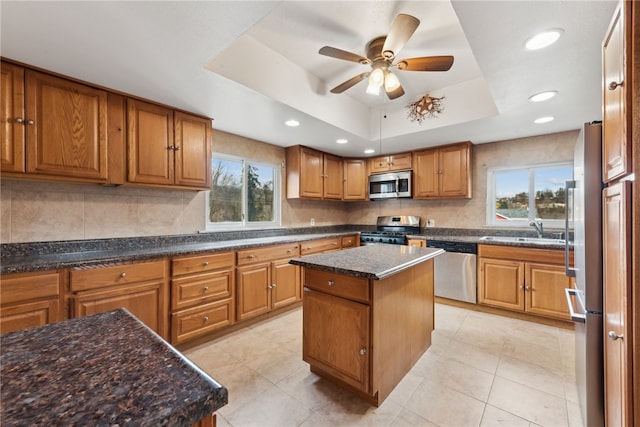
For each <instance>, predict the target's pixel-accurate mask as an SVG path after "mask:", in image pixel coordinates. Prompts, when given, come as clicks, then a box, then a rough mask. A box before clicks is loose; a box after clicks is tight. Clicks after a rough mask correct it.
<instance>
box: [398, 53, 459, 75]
mask: <svg viewBox="0 0 640 427" xmlns="http://www.w3.org/2000/svg"><path fill="white" fill-rule="evenodd" d="M452 65H453V56H449V55H445V56H423V57H421V58H409V59H403V60H402V61H399V62H398V63H397V64H396V67H397V68H398V70H405V71H449V69H450V68H451V66H452Z"/></svg>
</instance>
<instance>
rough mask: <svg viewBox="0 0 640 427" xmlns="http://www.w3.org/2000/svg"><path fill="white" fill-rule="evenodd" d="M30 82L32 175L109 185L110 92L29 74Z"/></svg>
mask: <svg viewBox="0 0 640 427" xmlns="http://www.w3.org/2000/svg"><path fill="white" fill-rule="evenodd" d="M25 78H26V119H27V122H26V123H27V125H26V141H27V144H26V146H27V172H29V173H38V174H46V175H58V176H63V177H73V178H82V179H86V180H91V181H106V179H107V92H106V91H104V90H99V89H95V88H92V87H90V86H85V85H82V84H79V83H74V82H71V81H69V80H65V79H60V78H57V77H53V76H50V75H48V74H43V73H38V72H35V71H30V70H27V71H26V72H25ZM31 122H33V124H30V123H31Z"/></svg>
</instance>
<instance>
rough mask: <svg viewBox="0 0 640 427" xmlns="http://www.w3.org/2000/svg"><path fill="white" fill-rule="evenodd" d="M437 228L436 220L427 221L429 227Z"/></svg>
mask: <svg viewBox="0 0 640 427" xmlns="http://www.w3.org/2000/svg"><path fill="white" fill-rule="evenodd" d="M435 226H436V220H435V219H428V220H427V227H435Z"/></svg>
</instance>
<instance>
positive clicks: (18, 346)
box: [0, 309, 228, 427]
mask: <svg viewBox="0 0 640 427" xmlns="http://www.w3.org/2000/svg"><path fill="white" fill-rule="evenodd" d="M0 346H1V355H0V362H1V363H0V367H1V368H0V369H1V373H2V389H1V390H0V397H1V399H2V405H0V419H1V420H2V425H3V426H5V427H8V426H35V425H68V426H73V425H92V426H114V425H120V426H125V425H126V426H191V425H193V424H194V423H195V422H197V421H199V420H201V419H203V418H205V417H207V416H208V415H210V414H212V413H213V412H215V411H216V410H218V409H219V408H221V407H222V406H224V405H226V404H227V403H228V395H227V389H226V388H225V387H223V386H222V385H220V384H218V383H217V382H216V381H215V380H213V379H212V378H211V377H209V376H208V375H207V374H206V373H204V372H203V371H201V370H200V369H199V368H198V367H196V366H195V365H194V364H192V363H191V362H190V361H189V360H188V359H186V358H185V357H184V356H182V355H181V354H180V353H178V352H177V351H175V350H174V349H173V347H171V346H170V345H169V344H167V343H166V342H165V341H164V340H162V339H161V338H160V337H159V336H157V335H156V334H155V333H154V332H152V331H151V330H150V329H148V328H147V327H146V326H144V325H143V324H142V323H141V322H139V321H138V320H137V319H136V318H135V317H133V316H132V315H131V314H129V313H128V312H127V311H125V310H123V309H119V310H115V311H111V312H107V313H101V314H96V315H93V316H86V317H81V318H78V319H73V320H68V321H64V322H58V323H54V324H51V325H47V326H42V327H36V328H30V329H26V330H23V331H18V332H12V333H8V334H4V335H1V336H0Z"/></svg>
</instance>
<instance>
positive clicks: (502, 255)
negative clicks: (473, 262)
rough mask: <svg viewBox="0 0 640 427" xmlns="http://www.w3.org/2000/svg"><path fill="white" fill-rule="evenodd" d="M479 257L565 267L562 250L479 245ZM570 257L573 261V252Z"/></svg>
mask: <svg viewBox="0 0 640 427" xmlns="http://www.w3.org/2000/svg"><path fill="white" fill-rule="evenodd" d="M478 256H479V257H487V258H499V259H510V260H517V261H531V262H542V263H545V264H559V265H564V250H562V249H537V248H525V247H518V246H500V245H478ZM570 257H571V259H573V251H572V252H571V254H570Z"/></svg>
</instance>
